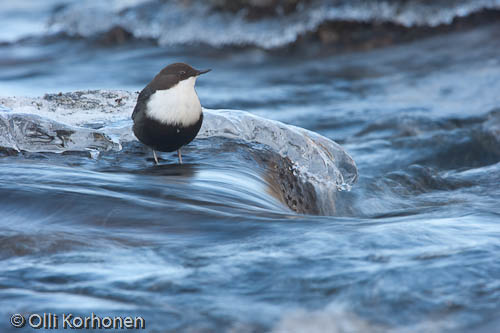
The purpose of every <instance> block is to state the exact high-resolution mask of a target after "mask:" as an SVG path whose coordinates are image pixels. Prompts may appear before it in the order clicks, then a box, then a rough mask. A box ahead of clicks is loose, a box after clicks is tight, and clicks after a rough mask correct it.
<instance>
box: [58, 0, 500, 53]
mask: <svg viewBox="0 0 500 333" xmlns="http://www.w3.org/2000/svg"><path fill="white" fill-rule="evenodd" d="M497 8H500V0H461V1H458V0H457V1H451V2H450V1H433V2H428V1H425V2H422V1H416V0H414V1H394V0H378V1H349V2H347V1H333V2H332V1H326V0H324V1H312V2H311V3H309V4H308V5H307V6H302V7H301V9H299V10H298V11H296V12H294V13H291V14H289V15H278V16H274V17H263V18H260V19H259V20H248V19H247V18H246V17H245V12H244V11H240V12H238V13H236V14H234V13H230V12H224V11H217V10H214V8H213V7H211V6H210V4H209V3H208V2H201V1H200V2H191V3H190V4H189V5H185V4H181V3H178V2H164V1H159V0H150V1H145V0H135V1H127V2H118V1H111V2H107V1H106V2H76V3H72V4H70V5H68V6H66V7H65V8H64V9H62V10H59V11H58V12H56V13H55V14H54V15H53V16H52V18H51V20H50V29H49V31H50V32H52V33H64V34H68V35H70V36H83V37H93V36H95V35H98V34H101V33H104V32H106V31H109V30H110V29H112V28H113V27H115V26H120V27H122V28H124V29H125V30H127V31H130V32H131V33H132V34H133V35H134V36H135V37H137V38H148V39H149V38H152V39H155V40H157V41H158V42H159V44H161V45H184V44H193V43H204V44H208V45H211V46H214V47H223V46H227V45H240V46H241V45H255V46H258V47H262V48H265V49H271V48H277V47H282V46H285V45H288V44H290V43H293V42H295V41H296V40H297V39H298V38H299V37H300V36H301V35H304V34H305V33H307V32H310V31H314V30H316V29H317V28H318V27H319V26H320V25H321V24H322V23H324V22H329V21H354V22H392V23H395V24H398V25H402V26H405V27H413V26H431V27H435V26H438V25H440V24H450V23H451V22H452V21H453V19H455V18H456V17H463V16H467V15H470V14H471V13H474V12H477V11H480V10H483V9H497Z"/></svg>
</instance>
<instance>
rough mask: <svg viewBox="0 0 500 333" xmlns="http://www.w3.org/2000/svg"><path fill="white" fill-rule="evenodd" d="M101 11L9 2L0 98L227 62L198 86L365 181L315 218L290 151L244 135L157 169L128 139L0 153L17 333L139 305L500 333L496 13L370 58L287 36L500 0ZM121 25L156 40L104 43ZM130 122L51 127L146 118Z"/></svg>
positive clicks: (365, 328) (4, 258)
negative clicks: (307, 134) (254, 17)
mask: <svg viewBox="0 0 500 333" xmlns="http://www.w3.org/2000/svg"><path fill="white" fill-rule="evenodd" d="M102 3H105V2H100V1H94V2H92V1H90V2H85V3H83V2H78V1H57V0H54V1H52V0H51V1H47V2H43V4H42V2H38V1H20V2H15V3H14V2H12V4H7V3H2V4H1V7H0V8H1V10H0V18H2V20H4V22H6V24H7V25H6V26H7V28H6V29H4V30H3V31H2V32H1V33H0V41H2V42H0V96H2V97H12V96H18V97H20V96H28V97H29V98H31V97H36V96H44V94H46V93H49V94H55V95H50V96H57V94H58V93H59V92H63V93H65V92H71V91H76V90H88V89H90V90H103V89H106V90H118V89H122V90H129V91H131V92H136V91H139V90H141V89H142V88H143V87H144V86H145V85H146V84H147V83H148V81H149V80H151V78H152V77H153V76H154V75H155V74H156V73H157V72H158V71H159V70H160V69H161V68H162V67H163V66H165V65H167V64H169V63H172V62H176V61H183V62H187V63H189V64H192V65H193V66H195V67H196V68H212V72H210V73H209V74H207V75H205V76H203V77H201V78H200V79H199V80H198V82H197V92H198V95H199V97H200V100H201V103H202V105H203V106H204V107H205V108H207V112H208V113H210V109H234V110H245V111H248V112H251V113H252V114H255V115H258V116H260V117H263V118H267V119H272V120H277V121H280V122H283V123H286V124H291V125H295V126H298V127H302V128H305V129H307V130H310V131H313V132H316V133H319V134H321V135H323V136H325V137H327V138H329V139H331V140H334V141H335V142H337V143H339V144H340V145H341V146H342V147H343V148H344V149H345V150H346V151H347V153H348V154H349V155H350V156H351V157H352V158H353V160H354V161H355V162H356V165H357V169H358V179H357V182H356V183H354V184H353V185H352V188H351V190H350V191H346V188H344V189H343V191H340V192H337V191H335V188H334V187H332V188H331V191H333V192H336V197H335V208H334V209H333V208H332V209H330V210H328V209H323V210H322V209H319V210H307V209H306V210H305V211H298V210H297V209H295V210H294V209H293V207H291V206H290V204H289V203H288V204H287V202H285V201H284V200H283V198H282V197H280V195H279V191H280V190H279V189H278V190H277V189H276V188H277V186H278V187H279V184H278V183H279V182H277V181H276V179H278V178H279V177H278V178H276V173H275V172H274V171H272V168H270V166H269V165H270V164H269V162H268V161H269V160H271V161H273V158H274V157H273V156H275V153H276V152H275V151H272V150H268V149H266V148H262V147H251V148H249V146H248V145H246V144H245V143H242V142H239V141H230V140H229V141H228V140H226V139H223V138H219V139H216V140H210V139H207V138H203V137H202V138H199V139H197V140H195V141H194V142H193V143H192V144H190V145H189V146H187V147H186V148H185V149H184V162H185V164H184V165H182V166H180V165H177V164H176V163H175V162H176V156H175V154H173V153H172V154H163V155H162V161H161V165H160V166H158V167H155V166H153V164H152V158H151V154H150V152H149V151H147V149H144V148H143V147H142V145H141V144H139V143H138V142H136V141H133V140H132V141H127V142H125V143H123V147H121V149H111V150H109V151H102V152H100V153H99V155H98V156H97V157H96V156H94V155H89V153H88V151H85V150H78V149H75V151H65V152H62V153H53V152H43V151H38V150H36V149H35V150H36V151H35V150H33V151H30V149H29V147H28V149H26V150H25V151H23V152H19V153H18V152H15V151H13V150H11V149H7V148H1V149H0V156H1V157H0V212H1V217H0V223H1V228H0V229H1V231H0V260H1V263H2V264H1V266H0V305H1V306H0V308H1V316H0V317H1V318H3V319H2V320H1V321H0V329H1V331H2V332H4V331H5V332H8V331H10V330H13V328H12V326H10V323H9V322H8V318H9V317H10V315H11V314H13V313H21V314H24V315H26V316H27V315H29V314H31V313H44V312H51V313H58V314H63V313H73V314H80V315H89V314H90V313H92V312H95V313H96V314H99V315H101V316H127V315H130V316H142V317H144V318H145V320H146V325H147V331H148V332H180V331H183V332H451V331H453V332H471V331H479V332H495V327H498V325H500V321H499V315H500V301H499V300H500V145H499V144H500V93H499V91H500V90H499V88H500V85H499V82H500V33H499V31H500V24H498V23H495V22H493V23H489V24H482V25H481V24H478V25H477V26H475V27H472V28H468V29H462V30H457V31H452V32H448V33H446V34H437V35H433V36H429V37H426V38H419V39H416V40H413V41H410V42H407V43H404V44H391V45H388V46H385V47H383V48H376V49H368V50H365V51H352V52H340V53H338V52H335V53H328V52H326V53H325V52H320V51H318V52H315V51H314V47H312V46H311V48H310V49H306V50H304V49H297V48H293V47H292V48H290V49H287V50H285V51H284V50H283V47H287V45H289V44H290V43H292V42H293V41H295V39H296V38H297V36H298V35H300V33H301V32H303V31H304V30H301V29H312V28H314V27H315V26H317V24H319V23H321V22H322V20H335V19H367V20H381V19H385V20H387V19H392V20H394V22H396V23H398V24H402V25H404V26H406V27H408V28H409V29H412V27H413V26H415V25H418V24H427V25H429V26H436V25H438V24H448V23H450V21H451V20H452V19H453V17H455V16H466V15H468V14H469V13H471V12H472V11H475V10H478V9H480V8H483V7H485V8H486V7H487V8H497V7H498V4H497V2H496V1H453V2H451V4H450V2H448V3H447V4H446V5H445V4H444V2H439V1H438V2H435V3H434V4H433V5H418V2H412V1H376V2H373V3H372V4H371V5H370V6H368V5H367V4H366V2H363V1H359V2H356V1H355V2H352V3H350V4H346V2H342V1H337V2H335V1H333V2H332V3H335V4H330V5H328V4H325V3H327V2H321V1H318V2H316V3H317V7H314V8H312V9H309V10H304V11H302V12H301V13H299V14H294V15H292V16H289V17H279V18H265V19H263V20H261V21H257V22H253V21H252V22H247V21H246V20H245V19H244V18H243V17H240V16H236V17H234V16H233V17H232V18H230V19H229V18H228V17H229V16H227V14H218V13H212V12H210V13H209V14H207V12H206V10H207V9H206V8H205V7H204V5H196V4H195V5H193V7H189V6H188V7H182V6H179V5H177V4H172V3H170V2H165V3H164V2H159V3H156V2H155V1H114V2H109V3H108V4H107V5H103V4H102ZM396 5H398V6H399V7H398V6H396ZM322 6H326V7H322ZM367 6H368V7H367ZM394 6H396V7H394ZM158 8H160V9H161V10H159V9H158ZM325 8H326V9H328V10H326V9H325ZM318 13H322V15H323V16H319V14H318ZM190 15H191V16H190ZM192 15H198V16H197V19H196V20H191V19H192ZM342 15H343V16H342ZM104 18H109V19H108V20H105V19H104ZM165 18H167V19H168V20H166V19H165ZM174 18H176V20H177V21H175V20H174ZM204 19H206V21H204ZM172 21H174V23H177V24H178V25H179V24H182V26H183V27H184V28H179V30H175V27H176V26H175V25H173V26H172V24H174V23H172ZM165 22H166V23H165ZM189 22H191V23H189ZM203 22H207V25H206V27H204V26H203V25H202V24H203ZM188 23H189V24H188ZM283 24H286V25H285V26H286V27H288V28H287V29H284V30H283V29H281V28H280V27H282V26H283ZM113 25H121V26H124V27H125V28H127V29H128V30H129V31H131V32H132V33H133V34H134V35H135V36H136V37H140V39H132V40H127V41H126V42H124V43H121V44H118V45H115V44H113V45H108V44H105V43H102V41H99V39H98V38H97V37H96V36H98V35H99V33H101V32H102V31H106V30H107V29H109V28H110V27H111V26H113ZM178 25H177V27H178ZM202 28H205V29H202ZM195 32H197V33H195ZM276 47H280V48H281V49H280V50H279V51H275V50H274V51H273V49H274V48H276ZM63 96H64V95H63ZM133 96H134V95H133ZM6 100H7V99H3V101H4V102H5V101H6ZM26 101H29V99H23V103H27V104H29V103H30V102H26ZM10 102H12V99H10ZM12 103H13V102H12ZM12 103H11V104H9V103H7V102H5V103H4V104H5V105H4V106H2V107H1V108H0V113H2V114H3V115H7V114H12V112H14V111H15V107H13V106H12V105H14V104H15V103H14V104H12ZM128 103H129V104H126V105H128V107H133V103H134V101H133V97H131V100H130V101H128ZM121 112H122V113H119V114H118V116H116V117H115V116H113V115H108V114H106V112H105V111H103V110H102V109H92V108H89V109H88V110H83V109H82V110H81V112H75V113H73V114H70V115H66V116H65V117H64V118H61V119H57V115H54V117H55V118H56V119H57V120H59V121H61V122H62V123H67V124H70V125H71V126H80V127H82V128H85V129H109V128H113V126H115V125H116V126H118V125H120V126H121V125H124V126H129V125H130V122H131V121H130V120H129V118H128V117H129V109H127V108H125V107H124V108H123V110H122V111H121ZM23 117H24V116H23ZM117 124H118V125H117ZM1 133H2V132H0V134H1ZM92 157H93V158H92ZM306 160H307V159H306V158H304V160H303V161H302V162H301V163H306ZM299 167H300V165H299ZM276 168H277V169H279V168H280V167H279V166H277V167H276ZM285 168H286V167H285ZM270 170H271V171H270ZM277 184H278V185H277ZM288 190H289V189H285V191H288ZM277 193H278V194H277ZM320 199H321V198H316V199H314V198H309V199H308V200H310V201H311V202H313V201H320ZM305 200H306V199H304V201H305ZM304 213H305V214H304ZM30 330H31V329H30V328H24V329H23V330H18V329H16V330H15V331H16V332H22V331H26V332H28V331H30ZM49 331H50V330H49Z"/></svg>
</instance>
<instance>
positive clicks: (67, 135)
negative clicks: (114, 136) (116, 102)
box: [0, 113, 120, 153]
mask: <svg viewBox="0 0 500 333" xmlns="http://www.w3.org/2000/svg"><path fill="white" fill-rule="evenodd" d="M0 147H1V148H3V149H9V150H15V151H27V152H57V153H61V152H65V151H85V150H88V151H95V150H110V149H120V145H119V144H118V143H116V142H113V141H112V140H111V139H110V138H109V137H108V136H107V135H106V134H104V133H101V132H98V131H93V130H90V129H86V128H81V127H73V126H69V125H65V124H62V123H58V122H56V121H54V120H50V119H47V118H43V117H40V116H38V115H33V114H22V113H7V114H2V113H0Z"/></svg>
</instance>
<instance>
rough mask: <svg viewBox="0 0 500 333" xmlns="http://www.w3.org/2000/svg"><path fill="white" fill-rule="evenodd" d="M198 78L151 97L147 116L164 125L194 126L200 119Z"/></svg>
mask: <svg viewBox="0 0 500 333" xmlns="http://www.w3.org/2000/svg"><path fill="white" fill-rule="evenodd" d="M195 83H196V76H193V77H190V78H189V79H186V80H183V81H181V82H179V83H178V84H177V85H175V86H173V87H172V88H170V89H166V90H157V91H156V92H155V93H154V94H152V95H151V96H150V97H149V102H148V104H147V106H146V114H147V115H148V116H149V117H150V118H153V119H155V120H158V121H159V122H161V123H163V124H178V125H182V126H184V127H186V126H189V125H193V124H194V123H196V122H197V121H198V120H199V119H200V115H201V104H200V100H199V99H198V95H197V94H196V91H195V90H194V84H195Z"/></svg>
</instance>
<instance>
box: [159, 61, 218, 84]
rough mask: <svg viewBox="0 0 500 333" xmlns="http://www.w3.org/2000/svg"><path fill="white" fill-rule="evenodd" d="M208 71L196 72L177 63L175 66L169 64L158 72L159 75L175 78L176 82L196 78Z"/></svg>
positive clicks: (187, 66)
mask: <svg viewBox="0 0 500 333" xmlns="http://www.w3.org/2000/svg"><path fill="white" fill-rule="evenodd" d="M210 71H211V70H210V69H205V70H198V69H194V68H193V67H191V66H189V65H188V64H185V63H182V62H177V63H175V64H170V65H168V66H167V67H165V68H163V69H162V70H161V72H160V75H165V76H170V77H172V76H175V77H176V78H177V79H178V82H180V81H184V80H187V79H189V78H192V77H194V78H196V77H198V76H200V75H201V74H205V73H208V72H210Z"/></svg>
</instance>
